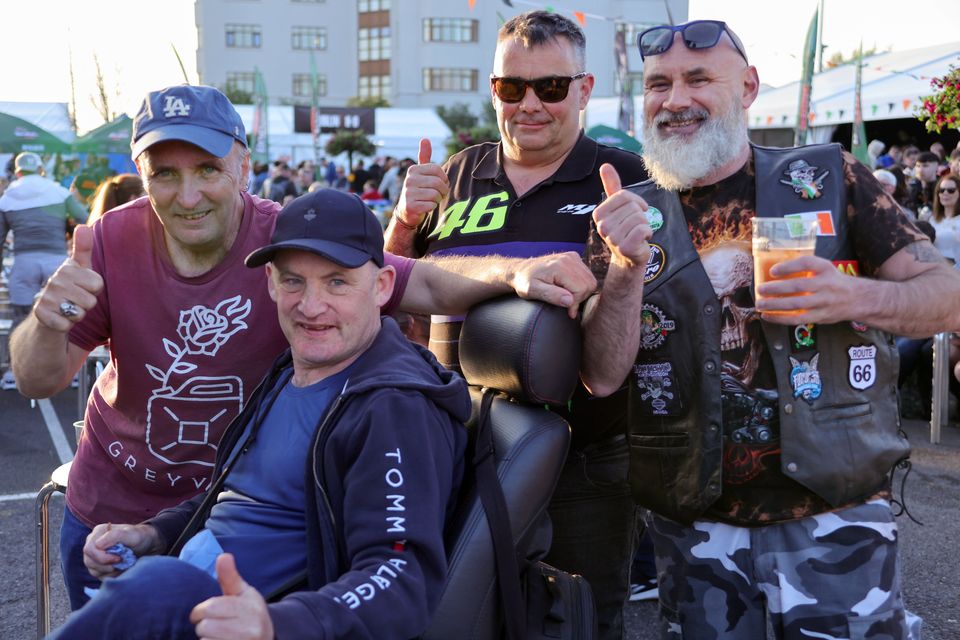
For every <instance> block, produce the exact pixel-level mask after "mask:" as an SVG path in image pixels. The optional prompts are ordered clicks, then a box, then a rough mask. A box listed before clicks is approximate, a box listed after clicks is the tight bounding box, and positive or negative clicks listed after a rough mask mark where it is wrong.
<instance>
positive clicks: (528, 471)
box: [424, 297, 580, 640]
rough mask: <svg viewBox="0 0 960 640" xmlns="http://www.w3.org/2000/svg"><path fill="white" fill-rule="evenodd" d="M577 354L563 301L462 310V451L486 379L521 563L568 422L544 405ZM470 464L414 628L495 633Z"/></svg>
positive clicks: (443, 638)
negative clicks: (443, 580) (444, 567)
mask: <svg viewBox="0 0 960 640" xmlns="http://www.w3.org/2000/svg"><path fill="white" fill-rule="evenodd" d="M579 363H580V330H579V325H578V323H577V321H576V320H572V319H570V318H569V317H568V316H567V313H566V310H565V309H561V308H559V307H553V306H550V305H547V304H544V303H539V302H532V301H527V300H521V299H519V298H515V297H509V298H499V299H496V300H493V301H490V302H487V303H484V304H482V305H478V306H477V307H475V308H474V309H472V310H471V311H470V313H469V314H468V315H467V317H466V319H465V320H464V324H463V329H462V332H461V335H460V364H461V367H462V369H463V375H464V377H465V378H466V380H467V382H468V383H470V385H471V395H472V396H473V400H474V416H473V417H472V418H471V421H470V423H469V424H468V425H467V428H468V430H469V431H470V435H471V437H470V447H469V448H468V451H467V456H468V458H467V459H468V460H472V459H473V444H474V435H475V428H476V416H477V409H478V407H479V403H480V399H481V397H482V389H484V388H490V389H496V390H497V391H498V392H499V393H498V395H497V397H496V398H495V399H494V400H493V403H492V405H491V408H490V425H491V427H492V434H493V446H494V459H495V461H496V469H497V476H498V477H499V479H500V483H501V485H502V487H503V493H504V496H505V499H506V503H507V510H508V513H509V519H510V527H511V530H512V534H513V541H514V544H515V546H516V548H517V557H518V560H519V561H520V564H521V565H523V564H524V562H523V561H524V560H527V559H530V560H535V559H538V558H540V557H542V556H543V555H544V554H545V553H546V551H547V549H548V548H549V544H550V530H549V520H548V518H547V517H546V508H547V504H548V503H549V502H550V498H551V495H552V494H553V490H554V488H555V486H556V483H557V480H558V478H559V475H560V471H561V469H562V467H563V463H564V460H565V458H566V455H567V449H568V447H569V443H570V428H569V425H568V424H567V423H566V421H565V420H564V419H563V418H561V417H560V416H559V415H557V414H556V413H553V412H551V411H550V410H549V409H547V408H546V407H545V406H544V405H563V404H565V403H566V402H567V400H568V399H569V398H570V396H571V394H572V393H573V390H574V388H575V386H576V384H577V380H578V375H579V374H578V370H579ZM471 472H472V469H471V468H470V465H468V477H467V478H465V483H464V490H463V496H462V499H461V508H460V510H459V512H458V514H457V518H456V520H455V521H454V524H453V525H452V526H451V539H450V542H449V549H450V553H449V561H450V568H449V571H448V578H447V584H446V586H445V590H444V594H443V596H442V599H441V602H440V605H439V608H438V609H437V611H436V614H435V615H434V619H433V621H432V624H431V627H430V630H429V631H428V632H427V633H426V634H425V635H424V637H425V638H428V639H431V640H450V639H451V638H457V639H476V640H494V639H495V638H499V637H500V628H501V617H502V614H501V612H500V602H499V600H498V593H497V579H496V564H495V561H494V552H493V544H492V541H491V536H490V529H489V527H488V525H487V520H486V516H485V514H484V511H483V508H482V506H481V504H480V500H479V498H478V496H477V493H476V490H475V486H474V482H473V478H472V477H471V475H470V474H471Z"/></svg>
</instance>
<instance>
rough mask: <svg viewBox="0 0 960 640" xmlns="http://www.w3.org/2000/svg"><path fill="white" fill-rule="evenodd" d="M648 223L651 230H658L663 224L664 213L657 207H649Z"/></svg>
mask: <svg viewBox="0 0 960 640" xmlns="http://www.w3.org/2000/svg"><path fill="white" fill-rule="evenodd" d="M647 224H649V225H650V230H651V231H658V230H659V229H660V227H662V226H663V213H662V212H661V211H660V209H657V208H656V207H650V208H649V209H647Z"/></svg>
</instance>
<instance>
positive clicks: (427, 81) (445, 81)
mask: <svg viewBox="0 0 960 640" xmlns="http://www.w3.org/2000/svg"><path fill="white" fill-rule="evenodd" d="M423 90H424V91H476V90H477V70H476V69H437V68H427V69H424V70H423Z"/></svg>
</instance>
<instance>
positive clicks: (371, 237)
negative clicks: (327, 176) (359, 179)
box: [246, 189, 383, 269]
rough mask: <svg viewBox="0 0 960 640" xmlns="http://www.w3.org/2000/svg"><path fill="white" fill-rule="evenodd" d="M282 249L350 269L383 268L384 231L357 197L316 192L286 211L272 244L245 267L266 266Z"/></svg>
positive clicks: (294, 203) (278, 222)
mask: <svg viewBox="0 0 960 640" xmlns="http://www.w3.org/2000/svg"><path fill="white" fill-rule="evenodd" d="M283 249H299V250H301V251H309V252H310V253H315V254H317V255H318V256H322V257H324V258H326V259H327V260H331V261H333V262H336V263H337V264H339V265H340V266H341V267H347V268H349V269H356V268H357V267H361V266H363V265H364V264H366V263H367V261H368V260H373V262H374V263H375V264H376V265H377V266H378V267H382V266H383V227H381V226H380V223H379V222H378V221H377V218H376V216H374V215H373V212H372V211H371V210H370V209H369V208H368V207H367V205H366V204H364V203H363V200H361V199H360V198H359V197H358V196H356V195H355V194H352V193H346V192H343V191H337V190H336V189H317V190H316V191H314V192H313V193H307V194H304V195H302V196H300V197H299V198H297V199H295V200H292V201H291V202H289V203H288V204H287V206H285V207H284V208H283V210H282V211H281V212H280V215H279V216H277V226H276V227H275V228H274V230H273V236H271V237H270V244H268V245H267V246H265V247H261V248H259V249H257V250H256V251H254V252H253V253H251V254H250V255H249V256H247V260H246V265H247V266H248V267H259V266H261V265H264V264H266V263H268V262H270V261H271V260H273V256H274V255H276V253H277V252H278V251H281V250H283Z"/></svg>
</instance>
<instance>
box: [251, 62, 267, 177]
mask: <svg viewBox="0 0 960 640" xmlns="http://www.w3.org/2000/svg"><path fill="white" fill-rule="evenodd" d="M269 135H270V132H269V128H268V127H267V87H266V85H265V84H264V83H263V76H262V75H260V70H259V69H257V68H256V67H254V69H253V126H252V127H251V128H250V158H251V159H252V160H254V161H255V162H270V143H269V141H268V137H269Z"/></svg>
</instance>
